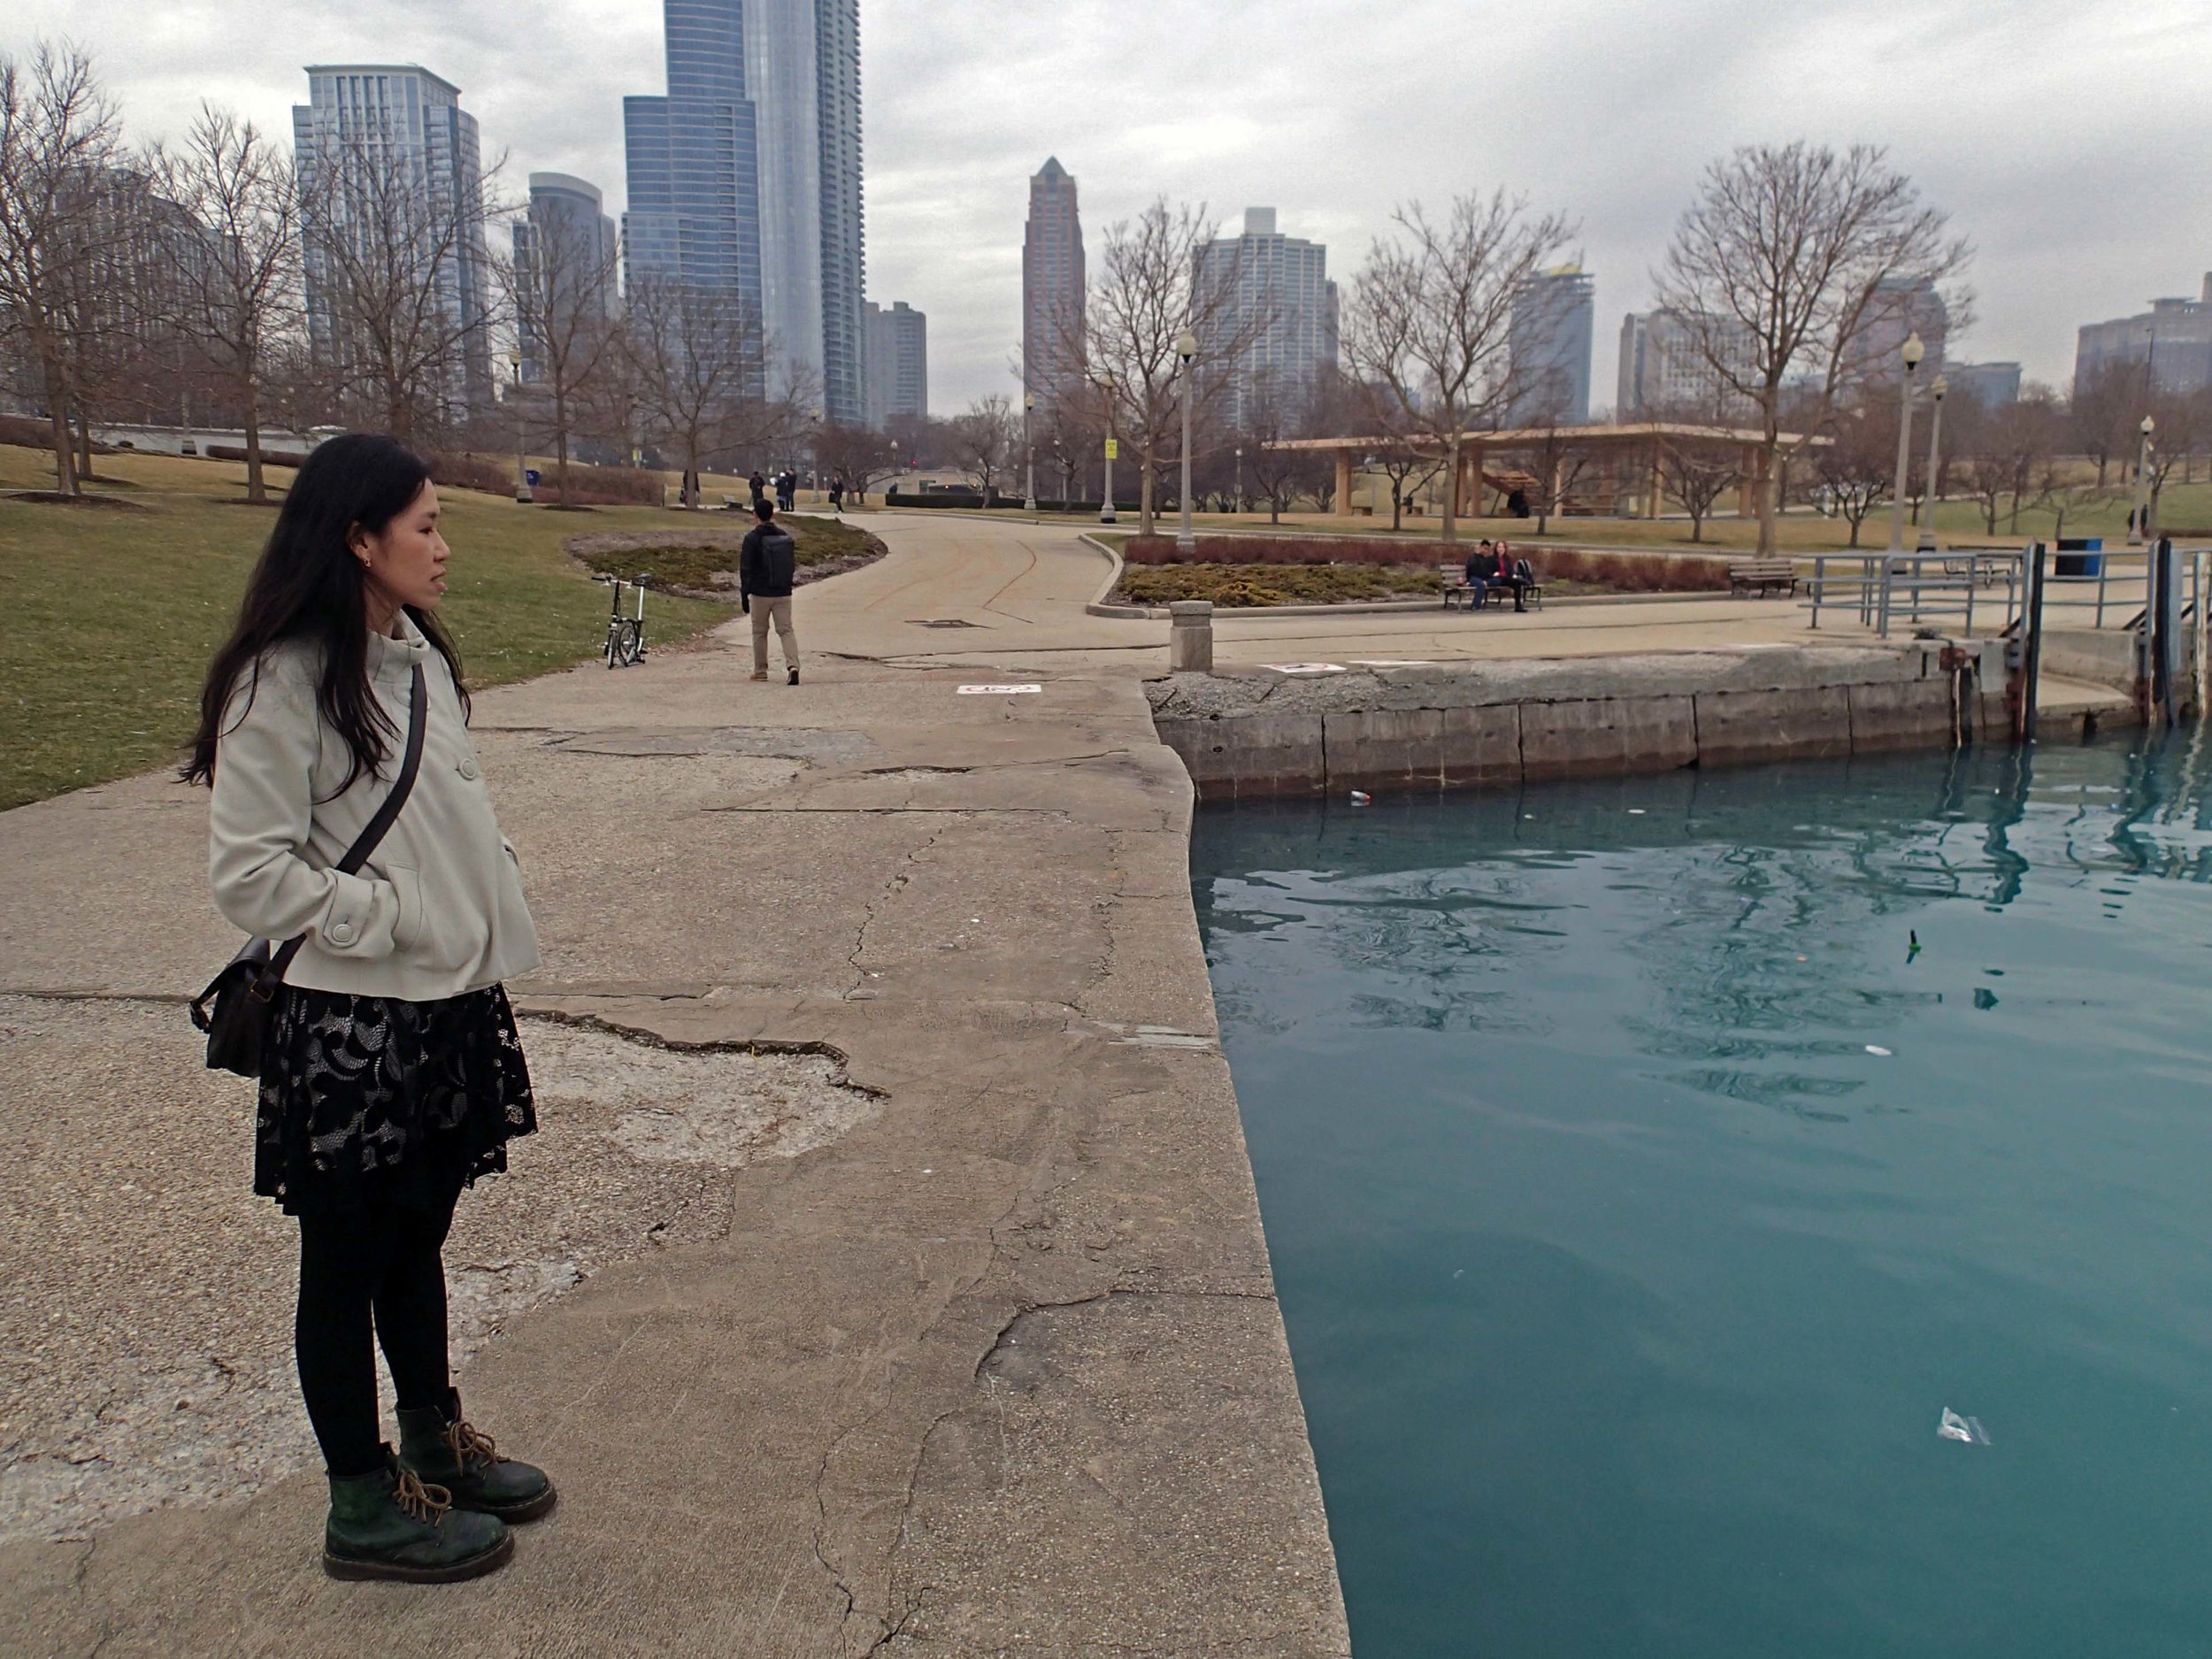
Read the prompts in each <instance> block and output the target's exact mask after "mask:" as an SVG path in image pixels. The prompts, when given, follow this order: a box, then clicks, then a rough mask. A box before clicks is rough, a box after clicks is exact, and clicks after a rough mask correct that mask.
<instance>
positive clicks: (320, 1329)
mask: <svg viewBox="0 0 2212 1659" xmlns="http://www.w3.org/2000/svg"><path fill="white" fill-rule="evenodd" d="M449 557H451V553H450V549H448V548H447V546H446V543H445V539H444V538H443V537H442V536H441V535H440V534H439V533H438V492H437V488H436V487H435V486H434V485H433V484H432V483H431V481H430V473H429V469H428V467H427V466H426V465H424V463H423V462H422V460H421V459H420V458H419V457H417V456H415V455H412V454H411V453H410V452H409V451H408V450H406V449H403V448H402V447H401V446H400V445H399V444H397V443H396V442H393V441H392V440H390V439H389V438H382V437H374V436H369V435H365V434H349V435H347V436H345V437H341V438H333V439H331V440H330V441H329V442H326V443H325V444H323V445H321V446H320V447H319V449H316V450H315V452H314V453H313V454H312V455H311V456H310V457H308V458H307V461H306V463H305V465H303V466H302V467H301V468H300V472H299V476H298V478H297V479H296V480H295V482H294V483H293V485H292V488H291V493H290V494H289V495H287V496H286V497H285V499H284V504H283V508H282V511H280V513H279V514H278V517H277V522H276V527H275V529H274V530H273V532H272V533H271V534H270V537H269V541H268V545H267V547H266V548H265V549H264V550H263V552H262V555H261V558H260V562H259V563H258V564H257V565H256V566H255V567H254V572H253V574H252V576H251V578H250V580H249V581H248V583H247V587H246V596H245V600H244V603H243V604H242V606H241V608H240V611H239V618H238V626H237V627H236V629H235V630H234V632H233V633H232V634H231V637H230V639H229V641H227V643H226V644H225V645H224V646H223V648H222V649H221V650H220V651H219V652H218V653H217V655H216V657H215V661H214V664H213V665H212V666H211V668H210V669H209V671H208V677H207V685H206V687H205V689H204V691H203V693H202V695H201V698H200V729H199V734H198V736H197V737H196V740H195V741H194V744H193V749H192V757H191V759H190V761H189V763H188V764H187V765H186V767H185V771H184V775H185V777H186V778H187V779H188V780H191V781H195V782H202V783H209V784H211V785H212V786H213V791H214V799H213V803H212V807H211V814H210V841H211V847H210V868H211V872H212V876H213V882H214V889H215V902H216V906H217V908H218V909H219V910H221V911H222V913H223V914H224V916H226V917H227V918H229V919H230V920H231V921H232V922H233V923H234V924H235V925H236V926H239V927H242V928H243V929H245V930H246V931H247V932H248V933H252V934H254V935H256V936H257V937H260V938H264V939H269V940H272V941H282V940H285V939H288V938H291V937H294V936H295V935H297V936H301V937H302V938H303V944H302V946H301V949H300V950H299V953H298V955H297V956H296V957H295V958H294V959H293V961H292V963H291V965H290V967H289V969H288V971H287V972H286V974H285V984H284V985H283V986H282V987H281V988H280V989H279V991H278V992H277V997H276V1003H275V1006H274V1008H273V1017H272V1019H271V1021H270V1025H269V1034H268V1039H267V1041H266V1044H265V1048H264V1050H263V1057H262V1065H261V1094H260V1105H259V1110H258V1112H257V1121H256V1125H255V1148H254V1191H255V1192H257V1193H258V1194H262V1195H264V1196H265V1197H269V1198H273V1199H275V1200H276V1201H277V1202H279V1203H280V1204H281V1205H282V1206H283V1208H284V1210H285V1211H286V1213H288V1214H289V1215H292V1216H295V1217H297V1218H298V1221H299V1226H300V1287H299V1310H298V1317H297V1319H296V1323H295V1325H294V1336H295V1340H296V1345H297V1352H298V1361H299V1376H300V1392H301V1394H303V1396H304V1397H305V1400H306V1404H307V1414H308V1417H309V1418H310V1419H311V1421H312V1423H313V1424H314V1427H315V1438H316V1440H318V1441H319V1443H320V1445H321V1448H322V1454H323V1461H324V1463H325V1464H326V1466H327V1469H328V1472H329V1476H330V1517H329V1521H328V1524H327V1525H326V1528H325V1532H324V1549H323V1565H324V1568H325V1570H326V1571H328V1572H329V1573H331V1575H332V1576H333V1577H335V1578H407V1579H415V1580H422V1581H432V1582H440V1581H444V1580H449V1579H455V1578H473V1577H475V1576H476V1575H478V1574H480V1573H484V1572H489V1571H492V1570H493V1569H495V1568H496V1567H498V1566H501V1565H502V1564H503V1563H505V1562H506V1560H507V1558H508V1557H509V1555H511V1554H512V1553H513V1548H514V1543H513V1540H512V1539H511V1538H510V1537H509V1536H508V1532H507V1526H506V1524H507V1523H508V1522H510V1521H525V1520H531V1519H534V1518H535V1517H538V1516H541V1515H543V1514H545V1513H546V1512H547V1511H548V1510H549V1509H551V1508H552V1507H553V1502H554V1491H553V1485H552V1482H551V1481H550V1480H549V1479H547V1477H546V1475H545V1473H544V1472H543V1471H541V1470H538V1469H535V1468H533V1467H532V1466H531V1465H529V1464H527V1463H517V1462H515V1461H513V1460H511V1459H509V1458H506V1457H503V1456H502V1455H500V1454H499V1453H498V1452H497V1451H496V1450H495V1448H494V1446H493V1444H492V1441H491V1440H490V1439H489V1437H488V1436H486V1435H483V1434H480V1433H479V1432H477V1431H476V1430H475V1429H474V1428H473V1427H472V1426H471V1425H470V1424H469V1423H468V1421H467V1420H466V1419H465V1417H463V1416H462V1415H461V1402H460V1397H459V1395H458V1394H456V1393H455V1392H454V1390H453V1387H452V1386H451V1383H450V1381H449V1378H448V1375H447V1362H446V1294H445V1264H444V1262H443V1260H442V1256H441V1254H440V1253H441V1251H442V1248H443V1246H444V1242H445V1236H446V1230H447V1227H448V1226H449V1225H450V1223H451V1221H452V1218H453V1207H454V1204H455V1202H456V1201H457V1199H458V1197H459V1195H460V1192H461V1189H462V1188H463V1187H466V1186H469V1185H472V1183H473V1182H474V1181H475V1180H476V1179H477V1178H478V1177H479V1176H481V1175H486V1174H489V1173H491V1172H493V1171H501V1170H504V1169H505V1168H506V1166H507V1155H506V1143H507V1141H509V1140H510V1139H511V1137H513V1136H516V1135H524V1134H528V1133H531V1132H532V1131H533V1130H534V1128H535V1127H536V1118H535V1114H534V1110H533V1108H532V1103H531V1096H530V1079H529V1074H528V1071H527V1070H526V1067H525V1065H524V1063H523V1056H522V1047H521V1043H520V1041H519V1040H518V1038H517V1036H516V1033H515V1024H514V1017H513V1014H512V1012H511V1010H510V1009H509V1007H508V1004H507V995H506V992H505V991H504V990H503V988H502V985H501V981H503V979H507V978H509V977H510V976H511V975H513V974H516V973H521V972H527V971H528V970H529V969H531V968H533V967H534V966H535V965H536V964H537V961H538V949H537V938H536V934H535V933H534V931H533V929H532V927H531V925H530V913H529V911H528V910H526V908H525V907H524V904H523V898H522V884H521V881H520V879H519V878H518V874H517V872H516V868H515V863H514V856H513V850H512V849H511V848H510V847H508V845H507V844H506V842H505V841H504V840H503V838H502V837H501V835H500V833H499V826H498V824H497V823H496V821H495V819H494V818H493V816H492V806H491V799H490V796H489V795H488V793H487V791H486V789H485V787H484V782H483V779H482V776H481V773H480V769H479V767H478V764H477V760H476V755H475V752H474V750H473V749H472V748H471V746H470V743H469V736H468V708H469V704H468V694H467V692H466V691H465V689H464V688H463V686H462V681H461V675H460V671H459V667H458V664H457V662H456V659H455V657H454V654H453V648H452V646H451V644H450V643H449V641H448V640H447V638H446V636H445V634H444V631H443V630H442V629H441V628H440V627H439V626H438V623H437V621H436V618H435V616H434V612H435V611H436V610H437V607H438V602H439V600H440V599H441V598H442V596H443V595H444V593H445V587H446V578H445V572H446V563H447V560H448V559H449ZM418 674H419V676H420V678H421V680H423V682H424V683H425V685H426V690H427V692H428V696H427V699H426V705H425V710H424V719H425V722H426V726H425V730H424V733H423V741H422V753H421V759H420V763H419V771H418V772H417V775H416V777H415V780H414V782H413V786H412V788H411V790H410V792H409V793H408V794H407V795H406V796H405V798H404V801H403V804H402V806H401V808H400V810H399V813H398V816H397V817H396V818H395V819H393V821H392V823H391V825H390V826H389V827H388V829H387V831H386V832H385V833H384V835H383V837H382V839H381V840H380V841H378V842H377V843H376V845H375V848H374V849H373V851H372V852H371V853H370V855H369V856H368V859H367V862H366V863H365V864H363V865H362V866H361V868H360V870H359V872H358V873H354V874H348V873H346V872H342V871H341V870H338V869H337V868H335V867H334V866H335V865H337V864H338V863H339V862H340V860H341V858H342V855H343V854H344V852H345V850H346V849H347V848H349V846H350V845H352V843H353V841H354V840H355V838H356V837H357V835H358V834H360V833H361V831H362V830H363V828H364V827H365V826H366V825H367V824H368V823H369V821H370V819H371V818H373V817H374V816H375V814H376V811H377V809H378V807H379V806H380V804H381V803H383V801H384V799H385V797H386V795H388V794H389V793H391V792H392V788H393V785H394V782H395V780H396V778H397V775H398V774H399V772H401V770H402V764H401V759H400V756H401V753H402V751H403V749H404V748H405V747H406V741H407V736H408V730H409V726H410V722H411V688H412V686H413V684H414V682H415V680H416V679H417V677H418ZM372 1333H373V1338H372ZM377 1344H380V1345H381V1346H382V1348H383V1350H384V1357H385V1361H386V1363H388V1365H389V1367H390V1368H391V1373H392V1382H393V1385H394V1387H395V1390H396V1393H397V1395H398V1402H399V1430H400V1437H399V1453H398V1455H397V1456H396V1457H395V1456H394V1455H393V1453H392V1451H391V1448H389V1447H388V1446H387V1445H386V1444H385V1443H384V1441H383V1438H382V1435H381V1433H380V1430H379V1426H378V1422H377V1397H376V1356H375V1345H377Z"/></svg>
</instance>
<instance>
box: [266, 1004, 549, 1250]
mask: <svg viewBox="0 0 2212 1659" xmlns="http://www.w3.org/2000/svg"><path fill="white" fill-rule="evenodd" d="M537 1126H538V1120H537V1113H536V1110H535V1109H534V1106H533V1104H532V1102H531V1098H530V1072H529V1068H528V1067H527V1066H526V1064H524V1063H523V1058H522V1040H521V1038H520V1037H519V1036H518V1035H517V1034H516V1032H515V1017H514V1010H512V1009H511V1008H510V1007H509V1006H508V1004H507V993H506V991H505V989H504V988H503V987H500V986H496V985H494V986H489V987H486V988H485V989H483V990H480V991H470V992H467V993H466V994H465V995H460V996H449V997H446V998H444V999H443V1000H442V1001H440V1002H403V1001H401V1000H400V999H399V998H397V997H390V996H356V995H351V994H349V993H347V992H342V991H311V990H306V989H303V988H301V987H297V986H286V987H284V988H283V989H282V990H281V991H280V992H279V993H278V994H277V1005H276V1008H275V1010H274V1017H273V1019H272V1021H271V1023H270V1030H269V1039H268V1043H267V1046H266V1047H265V1048H264V1050H263V1053H262V1058H261V1103H260V1109H259V1110H258V1112H257V1115H256V1120H255V1125H254V1164H253V1189H254V1191H255V1192H257V1193H258V1194H261V1195H262V1196H263V1197H265V1198H273V1199H275V1200H276V1201H277V1202H279V1203H280V1204H281V1205H282V1206H283V1207H284V1210H285V1212H286V1213H287V1214H288V1215H297V1214H298V1213H299V1212H300V1211H301V1210H308V1209H314V1210H323V1209H344V1208H352V1207H356V1206H363V1205H382V1204H403V1205H411V1206H415V1207H419V1208H423V1209H431V1208H435V1207H438V1206H440V1205H450V1204H451V1203H452V1202H453V1197H454V1194H457V1193H458V1192H459V1191H460V1190H461V1188H462V1187H466V1186H471V1185H472V1184H473V1183H474V1182H475V1180H476V1178H477V1177H478V1176H480V1175H488V1174H491V1173H493V1172H495V1171H502V1170H504V1169H505V1168H506V1167H507V1142H508V1141H510V1140H511V1139H512V1138H513V1137H514V1136H516V1135H526V1134H529V1133H532V1132H533V1131H534V1130H535V1129H536V1128H537Z"/></svg>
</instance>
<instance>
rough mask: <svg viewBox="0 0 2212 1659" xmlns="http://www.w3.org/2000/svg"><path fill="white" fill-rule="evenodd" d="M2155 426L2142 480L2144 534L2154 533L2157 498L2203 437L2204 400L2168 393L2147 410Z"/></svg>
mask: <svg viewBox="0 0 2212 1659" xmlns="http://www.w3.org/2000/svg"><path fill="white" fill-rule="evenodd" d="M2148 413H2149V416H2150V419H2151V420H2152V421H2153V423H2154V426H2153V432H2152V436H2151V444H2150V453H2149V457H2148V462H2147V465H2146V466H2145V468H2144V472H2143V477H2144V481H2145V483H2146V485H2147V493H2146V500H2145V508H2146V514H2147V516H2146V518H2145V519H2144V524H2143V534H2145V535H2147V536H2148V535H2154V534H2156V530H2155V526H2156V525H2157V523H2158V503H2159V498H2160V497H2161V496H2162V495H2164V494H2165V493H2166V486H2167V483H2168V482H2169V481H2170V480H2171V479H2172V478H2173V475H2174V473H2175V472H2176V471H2177V469H2179V468H2180V467H2181V466H2182V465H2184V464H2185V462H2186V461H2187V459H2188V457H2189V456H2190V455H2191V454H2192V453H2193V451H2194V449H2195V448H2196V446H2197V443H2198V442H2199V441H2200V439H2201V437H2202V436H2203V433H2202V430H2201V424H2200V423H2201V422H2202V421H2203V419H2204V399H2202V398H2201V397H2198V396H2177V395H2175V394H2172V393H2168V394H2167V395H2165V396H2162V397H2158V398H2154V399H2153V400H2152V403H2151V406H2150V409H2149V411H2148Z"/></svg>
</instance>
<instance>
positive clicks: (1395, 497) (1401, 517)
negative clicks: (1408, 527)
mask: <svg viewBox="0 0 2212 1659" xmlns="http://www.w3.org/2000/svg"><path fill="white" fill-rule="evenodd" d="M1405 511H1406V495H1405V486H1404V485H1402V484H1400V483H1398V482H1396V481H1395V480H1393V482H1392V483H1391V486H1390V527H1391V528H1392V529H1393V530H1397V529H1402V528H1403V527H1404V526H1405Z"/></svg>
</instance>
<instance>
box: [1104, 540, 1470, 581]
mask: <svg viewBox="0 0 2212 1659" xmlns="http://www.w3.org/2000/svg"><path fill="white" fill-rule="evenodd" d="M1197 541H1198V550H1197V552H1196V553H1194V554H1193V555H1191V556H1190V557H1184V556H1182V555H1180V554H1179V553H1178V552H1176V550H1175V538H1174V537H1173V536H1165V535H1133V536H1131V537H1130V538H1129V540H1128V541H1125V542H1124V543H1122V549H1121V556H1122V557H1123V559H1125V561H1126V562H1128V563H1129V564H1131V565H1413V564H1417V563H1419V562H1420V561H1421V560H1422V559H1427V560H1429V561H1430V564H1431V566H1432V572H1433V566H1434V565H1436V564H1437V563H1439V562H1440V561H1441V560H1442V559H1443V558H1445V557H1448V555H1447V554H1445V553H1444V552H1442V551H1440V550H1433V551H1432V550H1431V549H1441V547H1442V543H1440V542H1435V543H1432V544H1431V546H1430V549H1424V548H1421V547H1418V546H1413V545H1409V544H1408V543H1406V542H1403V541H1386V540H1385V539H1384V538H1382V537H1380V536H1294V535H1202V536H1200V537H1198V538H1197ZM1462 557H1464V555H1463V556H1462Z"/></svg>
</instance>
